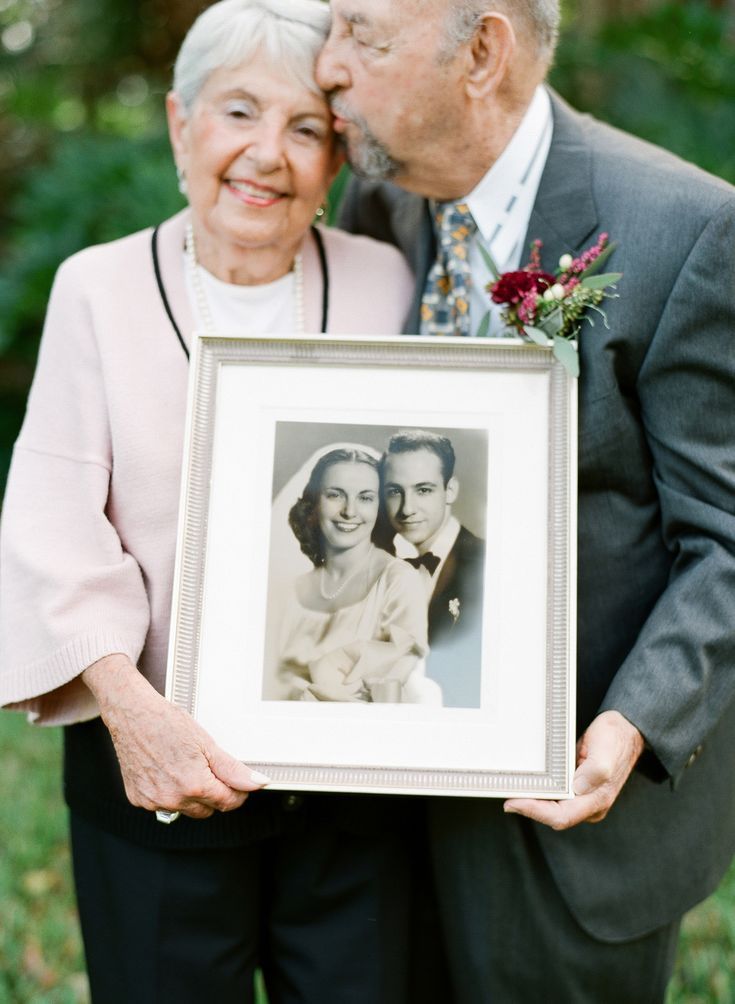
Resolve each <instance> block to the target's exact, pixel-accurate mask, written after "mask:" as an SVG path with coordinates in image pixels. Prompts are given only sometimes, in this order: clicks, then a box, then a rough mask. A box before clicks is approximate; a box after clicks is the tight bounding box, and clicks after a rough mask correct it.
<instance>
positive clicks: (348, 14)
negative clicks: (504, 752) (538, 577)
mask: <svg viewBox="0 0 735 1004" xmlns="http://www.w3.org/2000/svg"><path fill="white" fill-rule="evenodd" d="M332 10H333V15H334V18H333V26H332V31H331V35H330V37H329V39H328V42H327V45H326V48H325V49H324V51H323V53H322V56H321V60H320V64H319V79H320V83H321V84H322V86H323V87H325V88H327V89H328V90H330V91H332V93H333V108H334V111H335V113H336V116H337V120H336V125H337V129H338V130H339V131H340V132H341V133H342V135H343V138H344V141H345V144H346V147H347V150H348V152H349V157H350V160H351V162H352V164H353V166H354V168H355V169H356V171H357V172H358V173H359V174H361V175H362V176H363V178H364V179H367V180H364V181H362V182H360V183H358V184H356V185H354V186H353V187H352V188H351V190H350V191H349V193H348V196H347V200H346V204H345V210H344V220H343V222H344V223H345V224H346V225H347V226H348V227H350V228H352V229H357V230H361V231H363V232H368V233H371V234H373V235H375V236H378V237H382V238H387V239H389V240H392V241H394V242H395V243H396V244H397V245H398V246H399V247H401V248H402V249H403V250H404V252H405V253H406V255H407V256H408V258H409V260H410V261H411V263H412V265H413V268H414V271H415V274H416V276H417V283H418V285H417V294H416V300H415V303H414V307H413V312H412V314H411V316H410V318H409V320H408V323H407V330H409V331H418V330H420V331H422V332H423V333H425V334H427V335H431V334H433V333H442V332H444V331H446V330H448V329H451V330H452V331H454V332H456V333H457V334H462V335H472V334H474V333H475V332H476V331H477V329H478V326H479V323H480V320H481V318H482V317H483V315H484V314H485V312H486V310H487V307H488V302H487V298H486V294H483V288H484V286H485V285H486V283H487V281H488V275H487V273H486V271H485V264H484V256H483V255H482V254H481V253H480V250H479V246H480V245H483V246H484V248H485V250H486V251H489V253H490V254H491V255H492V257H493V258H494V260H495V263H496V264H497V266H498V267H499V269H500V270H501V271H505V270H508V269H512V268H517V267H518V266H519V264H522V263H524V262H525V261H526V259H527V252H528V247H529V244H530V242H531V241H532V240H535V239H540V240H541V241H542V242H543V247H542V264H543V267H544V268H545V269H547V270H551V271H553V269H554V267H555V266H556V264H557V262H558V261H559V258H560V256H561V255H562V254H566V253H571V254H575V253H579V252H580V251H581V250H584V249H585V248H586V247H588V246H589V245H590V244H591V243H593V242H594V241H595V239H596V237H597V235H598V234H599V233H600V232H602V231H605V232H607V233H609V234H610V237H611V240H612V241H614V242H615V243H616V244H617V250H616V251H615V252H614V255H613V257H612V258H611V260H610V263H609V268H610V269H613V270H615V271H617V272H622V273H624V278H623V279H622V281H621V283H620V286H619V293H620V297H619V299H617V300H613V301H610V302H609V307H608V309H607V317H608V326H603V325H601V324H598V325H596V327H595V328H594V329H592V328H591V327H589V326H587V327H586V328H584V329H583V331H582V334H581V342H580V361H581V378H580V384H579V395H580V440H579V618H578V651H579V659H578V730H579V733H578V734H579V736H580V739H579V743H578V748H577V755H578V766H577V771H576V774H575V778H574V790H575V792H576V797H575V798H574V799H571V800H569V801H565V802H559V803H556V802H543V801H534V800H511V801H509V802H506V803H505V805H503V804H502V803H499V802H494V801H492V800H482V799H476V800H466V801H461V800H460V801H458V800H455V799H447V800H435V801H433V802H432V803H431V804H430V820H431V839H432V846H433V855H434V860H435V863H436V869H435V870H436V880H437V886H438V893H439V898H440V903H441V910H442V917H443V922H444V927H445V931H446V938H447V945H448V950H449V956H450V963H451V969H452V978H453V982H454V988H455V992H456V995H457V998H458V1000H459V1001H461V1002H462V1004H481V1002H485V1001H493V1002H503V1004H505V1002H535V1001H540V1000H543V1001H545V1002H550V1001H554V1002H556V1001H558V1002H564V1004H569V1002H577V1001H579V1002H582V1001H584V1002H594V1004H600V1002H607V1001H609V1002H623V1001H625V1002H628V1001H635V1002H636V1004H644V1002H648V1001H651V1002H653V1001H660V1000H661V999H662V997H663V995H664V992H665V986H666V983H667V981H668V978H669V975H670V972H671V968H672V965H673V960H674V955H675V948H676V938H677V931H678V925H679V919H680V917H681V915H682V914H683V913H684V911H685V910H687V909H688V908H689V907H691V906H692V905H693V904H694V903H696V902H697V901H698V900H699V899H701V898H702V897H704V896H705V895H707V894H708V893H709V892H710V891H711V890H712V889H713V888H714V887H715V886H716V884H717V882H718V881H719V879H720V877H721V875H722V873H723V872H724V870H725V868H726V867H727V864H728V862H729V861H730V858H731V856H732V853H733V846H734V843H735V798H733V773H734V772H733V755H734V753H735V731H734V730H733V726H735V706H734V702H733V695H734V694H735V631H734V630H733V618H732V610H733V596H734V595H735V462H734V461H733V443H735V191H734V190H733V189H732V188H731V187H729V186H728V185H726V184H724V183H723V182H721V181H718V180H716V179H714V178H712V177H709V176H707V175H705V174H704V173H702V172H701V171H698V170H697V169H696V168H694V167H692V166H690V165H687V164H684V163H682V162H681V161H679V160H677V159H676V158H674V157H672V156H670V155H669V154H667V153H665V152H663V151H662V150H659V149H656V148H654V147H651V146H648V145H646V144H643V143H641V142H639V141H637V140H635V139H633V138H632V137H629V136H626V135H624V134H622V133H619V132H616V131H614V130H612V129H610V128H607V127H606V126H604V125H601V124H600V123H598V122H595V121H594V120H593V119H590V118H587V117H582V116H580V115H578V114H577V113H575V112H574V111H573V110H572V109H570V108H569V107H568V106H567V105H566V104H564V103H563V102H562V101H561V100H560V99H559V98H558V97H557V96H556V95H555V94H553V93H552V92H549V91H548V90H547V89H546V88H545V86H544V85H543V81H544V78H545V75H546V72H547V69H548V66H549V64H550V61H551V59H552V55H553V49H554V43H555V38H556V32H557V27H558V4H557V3H556V2H555V0H400V2H399V0H332ZM386 179H387V180H390V181H392V182H395V185H397V186H399V187H394V185H392V184H386V183H385V181H386ZM427 200H428V201H427ZM450 229H453V231H454V232H456V231H457V230H461V231H462V232H463V234H464V237H463V240H462V241H459V242H457V241H453V242H447V241H443V240H442V237H443V236H444V235H445V233H446V232H447V231H448V230H450ZM448 243H449V244H450V245H451V246H450V250H449V251H447V250H446V245H447V244H448ZM457 243H460V244H461V245H462V246H461V248H460V250H459V252H457V251H456V244H457ZM452 248H454V249H455V250H452ZM498 330H499V319H498V318H497V316H495V317H494V318H493V321H492V327H491V331H492V332H493V333H495V332H497V331H498ZM585 823H596V824H597V825H595V826H587V825H583V824H585Z"/></svg>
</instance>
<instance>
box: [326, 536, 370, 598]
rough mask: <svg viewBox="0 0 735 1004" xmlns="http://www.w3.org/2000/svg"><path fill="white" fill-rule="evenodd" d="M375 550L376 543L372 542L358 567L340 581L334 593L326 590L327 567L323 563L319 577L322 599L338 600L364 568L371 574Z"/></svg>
mask: <svg viewBox="0 0 735 1004" xmlns="http://www.w3.org/2000/svg"><path fill="white" fill-rule="evenodd" d="M374 550H375V545H374V544H371V545H370V548H369V549H368V552H367V554H366V555H365V557H364V558H363V559H362V561H361V562H360V563H359V565H358V566H357V568H356V569H355V570H354V571H352V572H350V574H349V575H347V576H346V577H345V578H344V579H343V580H342V581H341V582H340V584H339V586H337V588H336V589H335V591H334V592H333V593H328V592H327V590H326V588H325V578H326V576H325V568H324V565H322V567H321V568H320V570H319V571H320V572H321V575H320V577H319V592H320V593H321V595H322V599H323V600H336V599H337V597H338V596H339V594H340V593H341V592H342V590H343V589H344V588H345V586H346V585H348V584H349V583H350V582H352V580H353V579H355V578H357V576H358V575H359V573H360V572H361V571H363V569H364V570H365V572H366V573H367V574H368V575H369V574H370V559H371V558H372V556H373V551H374Z"/></svg>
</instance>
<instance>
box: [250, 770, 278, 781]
mask: <svg viewBox="0 0 735 1004" xmlns="http://www.w3.org/2000/svg"><path fill="white" fill-rule="evenodd" d="M250 780H251V781H252V782H253V784H272V783H273V782H272V781H271V779H270V778H269V777H266V775H265V774H261V773H260V771H257V770H251V771H250Z"/></svg>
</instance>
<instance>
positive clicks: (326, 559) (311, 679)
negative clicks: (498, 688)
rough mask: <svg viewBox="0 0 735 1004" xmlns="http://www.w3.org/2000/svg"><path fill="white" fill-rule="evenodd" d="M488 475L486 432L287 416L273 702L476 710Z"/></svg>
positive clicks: (278, 446) (279, 461)
mask: <svg viewBox="0 0 735 1004" xmlns="http://www.w3.org/2000/svg"><path fill="white" fill-rule="evenodd" d="M317 442H319V444H320V445H319V446H318V447H317V449H316V450H313V449H312V447H313V445H314V444H315V443H317ZM305 453H308V454H309V455H308V458H307V459H306V461H305V462H303V463H300V461H301V460H302V458H303V457H304V454H305ZM296 465H298V467H297V468H296V470H295V473H291V471H292V469H293V468H294V467H296ZM463 471H464V474H463ZM486 483H487V432H486V430H472V429H449V430H448V429H431V428H420V429H415V428H413V429H412V428H407V429H401V428H396V427H392V426H359V427H353V426H344V425H330V424H323V423H310V424H305V423H298V422H279V423H278V424H277V427H276V437H275V459H274V500H273V519H272V523H271V546H270V560H269V583H270V586H269V601H268V629H267V632H266V659H265V665H264V682H263V697H264V699H266V700H267V699H276V700H278V699H286V700H318V701H364V702H370V703H407V704H424V705H430V706H443V707H466V708H472V707H475V708H476V707H479V706H480V690H481V679H482V674H481V666H482V644H483V636H482V605H483V592H484V590H483V586H484V575H485V545H484V539H483V538H484V527H485V511H486V504H485V494H486ZM470 527H471V528H470Z"/></svg>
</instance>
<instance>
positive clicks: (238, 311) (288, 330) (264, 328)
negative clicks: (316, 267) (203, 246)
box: [183, 253, 296, 335]
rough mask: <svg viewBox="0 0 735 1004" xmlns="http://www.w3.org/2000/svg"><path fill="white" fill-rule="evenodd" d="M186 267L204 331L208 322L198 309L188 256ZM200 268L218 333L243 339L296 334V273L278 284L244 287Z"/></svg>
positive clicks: (192, 300)
mask: <svg viewBox="0 0 735 1004" xmlns="http://www.w3.org/2000/svg"><path fill="white" fill-rule="evenodd" d="M183 265H184V271H185V274H186V292H187V294H188V297H189V305H190V307H191V311H192V313H193V314H194V316H195V318H196V321H197V324H199V325H200V327H201V330H204V327H205V319H204V318H203V317H201V316H200V315H199V311H198V309H197V300H196V292H195V290H194V283H193V282H192V277H191V271H190V269H189V267H188V263H187V261H186V253H184V255H183ZM198 268H199V276H200V278H201V281H202V286H203V288H204V294H205V296H206V298H207V306H208V307H209V312H210V314H211V315H212V323H213V324H214V328H215V331H227V332H237V334H239V335H261V334H263V335H293V334H294V332H295V331H296V314H295V306H294V273H293V272H287V273H286V274H285V275H283V276H281V278H280V279H276V280H275V281H274V282H265V283H262V284H261V285H258V286H241V285H238V284H236V283H232V282H223V281H222V280H221V279H217V278H216V277H215V276H213V275H212V273H211V272H208V271H207V270H206V269H205V268H202V266H201V265H199V266H198Z"/></svg>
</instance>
